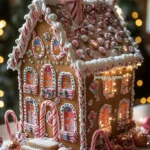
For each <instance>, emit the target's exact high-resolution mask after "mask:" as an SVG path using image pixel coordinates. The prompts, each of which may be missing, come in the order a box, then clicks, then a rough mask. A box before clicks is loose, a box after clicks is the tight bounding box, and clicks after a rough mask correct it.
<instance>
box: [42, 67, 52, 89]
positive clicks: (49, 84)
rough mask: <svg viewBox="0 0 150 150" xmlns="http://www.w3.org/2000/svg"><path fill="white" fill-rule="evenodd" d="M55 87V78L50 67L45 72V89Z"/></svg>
mask: <svg viewBox="0 0 150 150" xmlns="http://www.w3.org/2000/svg"><path fill="white" fill-rule="evenodd" d="M52 86H53V76H52V72H51V69H50V67H46V68H45V71H44V87H52Z"/></svg>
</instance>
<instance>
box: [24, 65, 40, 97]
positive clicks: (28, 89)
mask: <svg viewBox="0 0 150 150" xmlns="http://www.w3.org/2000/svg"><path fill="white" fill-rule="evenodd" d="M28 71H31V72H33V73H34V84H32V85H29V84H27V81H26V80H27V79H26V75H27V72H28ZM23 92H24V93H28V94H33V95H37V94H38V73H37V71H36V70H35V69H34V68H32V67H26V68H25V69H24V84H23Z"/></svg>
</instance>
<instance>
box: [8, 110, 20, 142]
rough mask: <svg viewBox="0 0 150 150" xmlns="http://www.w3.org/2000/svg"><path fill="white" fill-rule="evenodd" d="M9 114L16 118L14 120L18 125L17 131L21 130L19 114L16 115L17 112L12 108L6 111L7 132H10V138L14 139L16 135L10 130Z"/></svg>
mask: <svg viewBox="0 0 150 150" xmlns="http://www.w3.org/2000/svg"><path fill="white" fill-rule="evenodd" d="M9 115H12V117H13V119H14V122H15V125H16V129H17V131H18V130H19V126H18V120H17V116H16V114H15V113H14V111H12V110H8V111H6V113H5V124H6V128H7V132H8V136H9V139H10V140H11V141H13V139H14V136H13V135H12V133H11V131H10V126H9V121H8V116H9Z"/></svg>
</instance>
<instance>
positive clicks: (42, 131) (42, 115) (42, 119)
mask: <svg viewBox="0 0 150 150" xmlns="http://www.w3.org/2000/svg"><path fill="white" fill-rule="evenodd" d="M46 106H49V107H50V108H51V111H52V120H53V140H54V141H57V140H58V131H59V126H58V114H57V109H56V106H55V104H54V103H53V102H51V101H50V100H47V101H45V102H43V103H42V105H41V110H40V137H44V136H45V115H46Z"/></svg>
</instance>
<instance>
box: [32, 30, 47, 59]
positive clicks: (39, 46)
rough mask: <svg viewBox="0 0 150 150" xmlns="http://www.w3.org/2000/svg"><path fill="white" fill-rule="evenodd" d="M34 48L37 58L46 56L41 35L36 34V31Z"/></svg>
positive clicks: (33, 42) (33, 41)
mask: <svg viewBox="0 0 150 150" xmlns="http://www.w3.org/2000/svg"><path fill="white" fill-rule="evenodd" d="M32 49H33V54H34V57H35V58H36V59H40V58H41V57H43V56H44V53H45V52H44V49H45V48H44V43H43V41H42V40H41V38H40V37H39V36H36V33H35V32H34V33H33V40H32Z"/></svg>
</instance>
